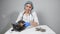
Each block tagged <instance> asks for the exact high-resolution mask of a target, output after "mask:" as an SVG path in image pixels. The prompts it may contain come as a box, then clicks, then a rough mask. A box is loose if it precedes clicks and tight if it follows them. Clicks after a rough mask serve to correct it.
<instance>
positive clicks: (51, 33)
mask: <svg viewBox="0 0 60 34" xmlns="http://www.w3.org/2000/svg"><path fill="white" fill-rule="evenodd" d="M37 27H41V28H44V29H45V30H46V31H45V32H41V31H36V28H37ZM37 27H33V28H29V29H25V30H23V31H21V32H17V31H11V29H12V28H10V29H9V30H8V31H6V32H5V33H4V34H56V33H55V32H54V31H53V30H52V29H51V28H49V27H48V26H47V25H40V26H37Z"/></svg>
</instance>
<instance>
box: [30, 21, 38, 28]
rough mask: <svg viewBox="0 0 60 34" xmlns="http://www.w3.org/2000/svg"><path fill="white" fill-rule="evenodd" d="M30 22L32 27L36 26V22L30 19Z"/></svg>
mask: <svg viewBox="0 0 60 34" xmlns="http://www.w3.org/2000/svg"><path fill="white" fill-rule="evenodd" d="M30 24H31V26H32V27H35V26H38V24H37V22H34V21H31V22H30Z"/></svg>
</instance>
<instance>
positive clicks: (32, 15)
mask: <svg viewBox="0 0 60 34" xmlns="http://www.w3.org/2000/svg"><path fill="white" fill-rule="evenodd" d="M32 10H33V4H32V2H31V1H27V3H25V5H24V11H23V12H21V13H20V14H19V16H18V18H17V20H16V22H18V21H20V20H21V19H22V20H24V21H25V22H27V23H29V24H28V25H29V26H31V27H35V26H38V25H39V22H38V18H37V15H36V12H33V11H32Z"/></svg>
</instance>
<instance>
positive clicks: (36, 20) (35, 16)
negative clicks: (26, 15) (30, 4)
mask: <svg viewBox="0 0 60 34" xmlns="http://www.w3.org/2000/svg"><path fill="white" fill-rule="evenodd" d="M32 15H33V18H34V21H31V26H34V27H35V26H38V25H39V21H38V17H37V14H36V12H33V14H32Z"/></svg>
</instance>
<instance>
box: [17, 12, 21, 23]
mask: <svg viewBox="0 0 60 34" xmlns="http://www.w3.org/2000/svg"><path fill="white" fill-rule="evenodd" d="M21 17H22V13H21V12H20V14H19V15H18V18H17V20H16V23H17V22H18V21H19V20H21Z"/></svg>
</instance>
